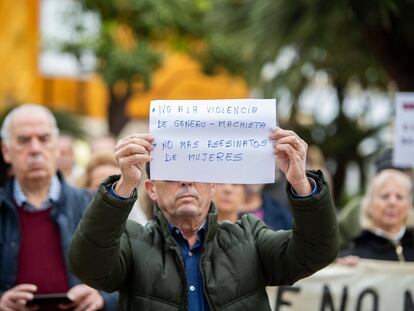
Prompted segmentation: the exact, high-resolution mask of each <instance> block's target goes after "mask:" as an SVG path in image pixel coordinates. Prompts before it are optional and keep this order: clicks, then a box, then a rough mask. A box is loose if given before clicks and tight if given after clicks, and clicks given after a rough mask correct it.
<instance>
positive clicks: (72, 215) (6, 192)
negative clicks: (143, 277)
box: [0, 175, 118, 310]
mask: <svg viewBox="0 0 414 311" xmlns="http://www.w3.org/2000/svg"><path fill="white" fill-rule="evenodd" d="M58 176H59V180H60V182H61V184H62V192H61V195H60V198H59V200H58V201H57V202H56V203H54V204H53V206H52V211H51V215H52V218H53V221H54V222H55V223H56V224H57V225H58V228H59V231H60V239H61V243H62V252H63V254H64V258H67V252H68V249H69V245H70V242H71V240H72V236H73V233H74V232H75V230H76V227H77V225H78V223H79V220H80V219H81V217H82V214H83V212H84V210H85V209H86V207H87V205H88V204H89V201H90V199H91V195H90V194H89V193H88V192H87V191H85V190H81V189H77V188H74V187H72V186H70V185H68V184H67V183H66V182H65V181H64V180H63V178H62V177H61V176H60V175H58ZM12 184H13V182H12V180H9V181H8V182H7V183H6V185H5V187H4V188H1V189H0V295H2V294H3V293H4V292H5V291H7V290H9V289H10V288H12V287H14V286H15V285H16V277H17V271H18V267H17V264H18V255H19V246H20V225H19V218H18V215H17V210H16V208H17V207H16V204H15V203H14V200H13V195H12V193H13V192H12V191H13V189H12ZM65 263H66V262H65ZM66 271H67V273H68V282H69V284H68V285H69V287H73V286H75V285H77V284H79V283H80V281H79V280H78V279H77V278H76V277H75V276H74V275H72V274H71V273H69V272H68V270H67V263H66ZM101 294H102V296H103V298H104V301H105V309H104V310H117V301H118V293H113V294H107V293H101Z"/></svg>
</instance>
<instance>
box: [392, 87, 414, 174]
mask: <svg viewBox="0 0 414 311" xmlns="http://www.w3.org/2000/svg"><path fill="white" fill-rule="evenodd" d="M393 164H394V165H395V166H397V167H398V166H399V167H413V166H414V93H397V96H396V116H395V137H394V154H393Z"/></svg>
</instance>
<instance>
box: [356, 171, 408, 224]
mask: <svg viewBox="0 0 414 311" xmlns="http://www.w3.org/2000/svg"><path fill="white" fill-rule="evenodd" d="M390 179H399V180H400V181H401V182H402V183H403V184H404V185H405V186H406V189H407V191H408V199H409V201H410V203H411V204H412V200H413V184H412V182H411V179H410V177H408V175H407V174H405V173H403V172H401V171H398V170H395V169H385V170H382V171H380V172H379V173H378V174H377V175H375V176H374V178H373V179H372V181H371V183H370V184H369V186H368V189H367V191H366V193H365V195H364V197H363V198H362V201H361V225H362V227H363V228H370V227H372V226H373V224H372V221H371V218H370V215H369V207H370V205H371V204H372V201H373V200H374V196H375V194H376V192H377V191H378V190H379V189H380V188H381V187H382V186H383V185H384V184H385V182H386V181H388V180H390ZM412 209H413V208H412V207H411V208H410V210H409V211H408V217H407V219H406V225H409V226H412V225H413V220H414V219H413V211H412Z"/></svg>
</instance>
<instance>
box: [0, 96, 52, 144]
mask: <svg viewBox="0 0 414 311" xmlns="http://www.w3.org/2000/svg"><path fill="white" fill-rule="evenodd" d="M23 111H33V112H40V113H43V114H45V115H46V116H47V118H48V119H49V121H50V124H51V125H52V130H53V135H54V137H55V138H57V137H58V136H59V129H58V127H57V123H56V119H55V116H54V115H53V113H52V112H51V111H50V110H49V109H47V108H46V107H43V106H41V105H38V104H23V105H20V106H19V107H16V108H14V109H13V110H11V111H10V112H9V113H8V114H7V116H6V118H5V119H4V121H3V124H2V126H1V130H0V135H1V139H2V142H3V143H4V144H6V145H10V142H11V123H12V121H13V117H14V116H15V115H16V114H19V113H21V112H23Z"/></svg>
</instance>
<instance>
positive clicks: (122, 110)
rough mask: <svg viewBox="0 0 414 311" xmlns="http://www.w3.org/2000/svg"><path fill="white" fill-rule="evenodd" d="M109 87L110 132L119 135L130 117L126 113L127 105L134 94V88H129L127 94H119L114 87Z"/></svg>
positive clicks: (108, 117) (108, 118)
mask: <svg viewBox="0 0 414 311" xmlns="http://www.w3.org/2000/svg"><path fill="white" fill-rule="evenodd" d="M108 89H109V103H108V116H107V120H108V127H109V132H110V133H111V134H112V135H114V136H115V137H117V136H118V135H119V134H120V133H121V131H122V129H123V128H124V126H125V124H126V123H127V122H128V121H129V119H130V118H129V116H128V115H127V113H126V106H127V103H128V100H129V99H130V97H131V95H132V90H131V88H128V89H127V91H126V92H125V94H123V95H121V96H118V95H116V93H115V90H114V87H109V88H108Z"/></svg>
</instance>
